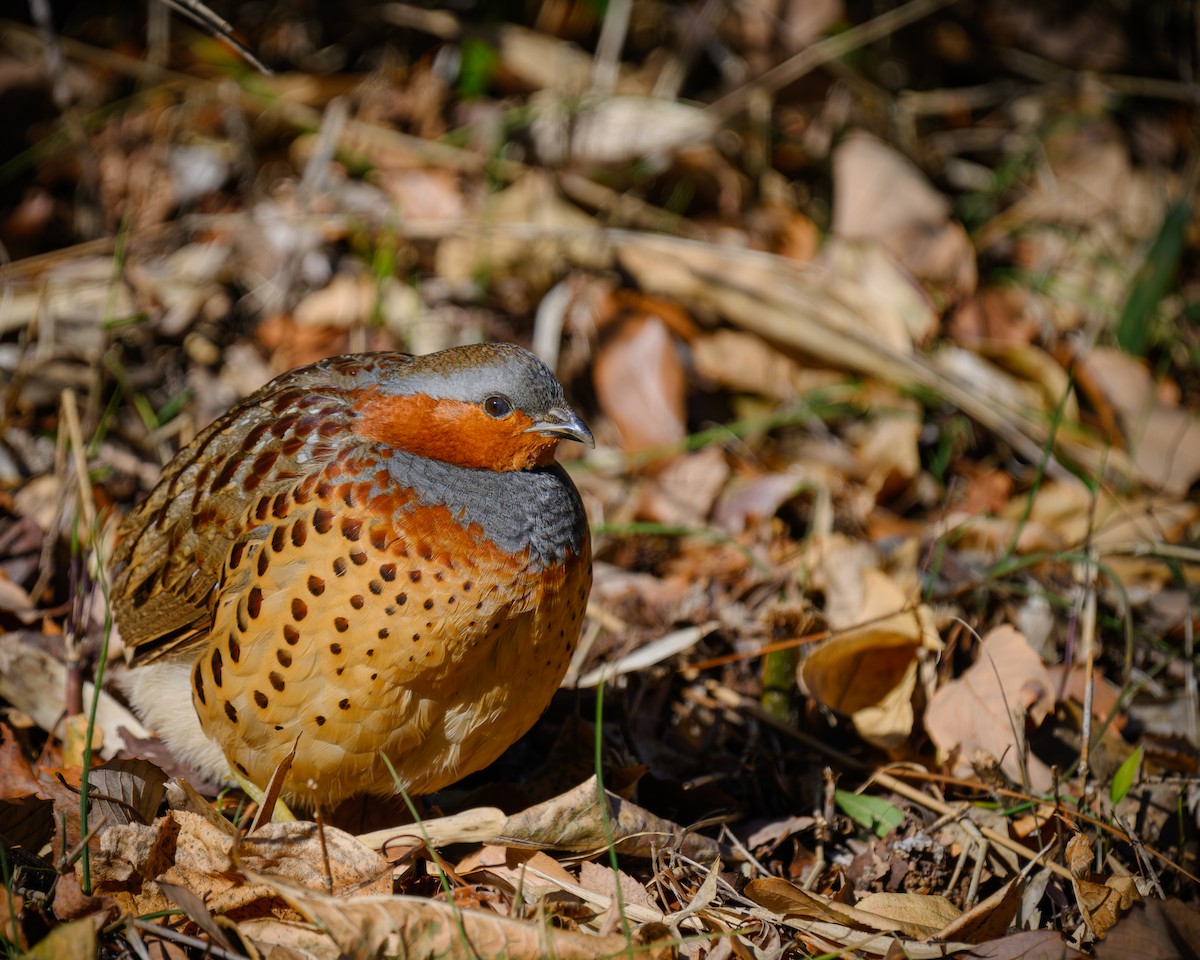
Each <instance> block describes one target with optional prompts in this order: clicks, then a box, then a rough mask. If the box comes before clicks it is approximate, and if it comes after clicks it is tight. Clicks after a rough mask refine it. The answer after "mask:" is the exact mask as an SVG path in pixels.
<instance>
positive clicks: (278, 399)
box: [271, 387, 308, 416]
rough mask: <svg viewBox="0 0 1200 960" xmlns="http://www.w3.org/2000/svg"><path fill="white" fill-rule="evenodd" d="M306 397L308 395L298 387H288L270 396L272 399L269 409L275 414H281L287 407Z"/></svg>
mask: <svg viewBox="0 0 1200 960" xmlns="http://www.w3.org/2000/svg"><path fill="white" fill-rule="evenodd" d="M307 397H308V395H307V394H305V392H304V391H303V390H301V389H300V388H298V387H288V388H287V389H286V390H282V391H280V392H279V393H277V394H275V396H274V397H272V398H271V399H272V400H273V401H274V406H272V407H271V411H272V412H273V413H274V414H275V415H276V416H283V415H284V414H285V411H286V410H288V408H290V407H294V406H296V404H297V403H298V402H300V401H302V400H305V399H307Z"/></svg>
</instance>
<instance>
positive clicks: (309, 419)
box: [292, 414, 321, 437]
mask: <svg viewBox="0 0 1200 960" xmlns="http://www.w3.org/2000/svg"><path fill="white" fill-rule="evenodd" d="M320 425H321V421H320V420H319V419H318V418H317V417H315V416H313V415H312V414H308V415H307V416H303V417H301V418H300V419H299V420H297V421H296V426H295V427H293V428H292V432H293V433H294V434H295V435H296V436H297V437H307V436H308V435H309V434H311V433H312V432H313V431H314V430H316V429H317V427H319V426H320Z"/></svg>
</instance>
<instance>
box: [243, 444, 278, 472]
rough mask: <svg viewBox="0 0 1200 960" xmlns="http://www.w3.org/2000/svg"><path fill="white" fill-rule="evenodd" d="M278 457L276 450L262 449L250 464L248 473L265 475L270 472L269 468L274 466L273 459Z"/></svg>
mask: <svg viewBox="0 0 1200 960" xmlns="http://www.w3.org/2000/svg"><path fill="white" fill-rule="evenodd" d="M278 459H279V451H278V450H264V451H263V452H262V453H260V454H259V455H258V456H257V457H255V458H254V462H253V463H252V464H251V465H250V473H251V474H256V475H258V476H260V477H265V476H266V475H267V474H268V473H270V472H271V468H272V467H273V466H275V461H276V460H278Z"/></svg>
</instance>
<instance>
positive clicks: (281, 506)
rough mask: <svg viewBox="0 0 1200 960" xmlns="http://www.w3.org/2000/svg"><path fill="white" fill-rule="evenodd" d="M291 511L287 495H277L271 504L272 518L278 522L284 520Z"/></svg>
mask: <svg viewBox="0 0 1200 960" xmlns="http://www.w3.org/2000/svg"><path fill="white" fill-rule="evenodd" d="M289 509H290V507H289V505H288V497H287V494H286V493H277V494H275V499H274V501H273V502H272V503H271V516H273V517H274V518H275V519H276V520H283V519H285V518H286V517H287V515H288V511H289Z"/></svg>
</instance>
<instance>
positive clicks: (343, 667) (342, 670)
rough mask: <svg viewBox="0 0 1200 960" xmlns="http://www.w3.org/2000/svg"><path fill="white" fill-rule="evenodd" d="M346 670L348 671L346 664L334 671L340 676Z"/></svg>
mask: <svg viewBox="0 0 1200 960" xmlns="http://www.w3.org/2000/svg"><path fill="white" fill-rule="evenodd" d="M345 672H346V668H345V666H341V667H338V668H337V669H336V670H335V671H334V673H336V674H337V675H338V676H339V677H340V676H341V675H342V674H343V673H345Z"/></svg>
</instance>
